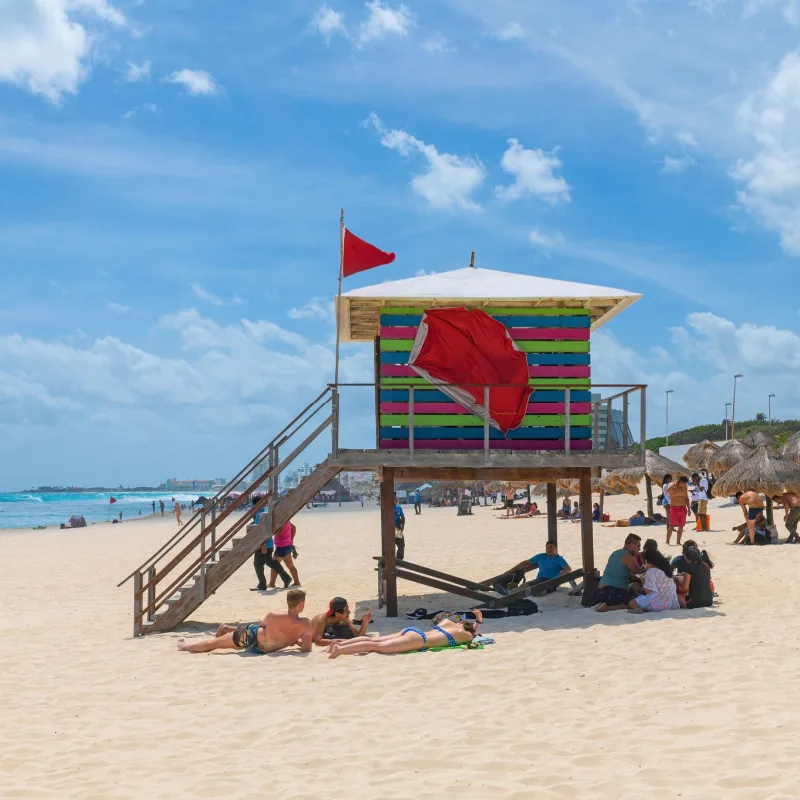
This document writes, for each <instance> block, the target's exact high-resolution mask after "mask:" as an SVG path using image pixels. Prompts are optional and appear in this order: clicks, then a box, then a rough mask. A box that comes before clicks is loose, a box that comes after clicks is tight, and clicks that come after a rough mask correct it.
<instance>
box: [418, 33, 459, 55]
mask: <svg viewBox="0 0 800 800" xmlns="http://www.w3.org/2000/svg"><path fill="white" fill-rule="evenodd" d="M420 47H422V49H423V50H427V51H428V52H429V53H455V51H456V49H455V47H453V45H451V44H450V40H449V39H447V38H446V37H444V36H442V34H441V33H435V34H434V35H433V36H429V37H428V38H427V39H425V41H423V42H422V44H421V45H420Z"/></svg>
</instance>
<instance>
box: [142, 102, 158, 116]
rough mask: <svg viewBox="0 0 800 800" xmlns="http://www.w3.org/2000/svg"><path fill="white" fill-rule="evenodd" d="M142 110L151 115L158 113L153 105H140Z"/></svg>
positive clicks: (156, 107)
mask: <svg viewBox="0 0 800 800" xmlns="http://www.w3.org/2000/svg"><path fill="white" fill-rule="evenodd" d="M142 109H144V110H145V111H149V112H150V113H151V114H155V113H156V111H158V106H157V105H156V104H155V103H142Z"/></svg>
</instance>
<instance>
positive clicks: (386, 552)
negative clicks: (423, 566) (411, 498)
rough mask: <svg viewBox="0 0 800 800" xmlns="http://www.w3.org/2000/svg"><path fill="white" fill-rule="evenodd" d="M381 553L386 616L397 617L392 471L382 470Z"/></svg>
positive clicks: (391, 469)
mask: <svg viewBox="0 0 800 800" xmlns="http://www.w3.org/2000/svg"><path fill="white" fill-rule="evenodd" d="M381 553H382V555H383V563H384V569H383V578H384V581H385V582H386V591H385V595H386V616H387V617H396V616H397V552H396V550H395V543H394V469H393V468H392V467H384V468H383V481H382V482H381Z"/></svg>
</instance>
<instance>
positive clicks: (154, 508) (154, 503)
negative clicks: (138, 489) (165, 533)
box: [150, 500, 156, 516]
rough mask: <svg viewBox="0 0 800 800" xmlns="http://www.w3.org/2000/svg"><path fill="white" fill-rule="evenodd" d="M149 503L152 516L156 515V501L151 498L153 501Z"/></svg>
mask: <svg viewBox="0 0 800 800" xmlns="http://www.w3.org/2000/svg"><path fill="white" fill-rule="evenodd" d="M150 505H151V506H153V516H155V515H156V501H155V500H153V502H152V503H151V504H150Z"/></svg>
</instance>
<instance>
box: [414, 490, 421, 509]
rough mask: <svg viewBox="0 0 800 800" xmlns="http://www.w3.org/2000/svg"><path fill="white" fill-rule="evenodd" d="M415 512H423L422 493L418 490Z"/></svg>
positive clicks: (415, 497)
mask: <svg viewBox="0 0 800 800" xmlns="http://www.w3.org/2000/svg"><path fill="white" fill-rule="evenodd" d="M414 513H415V514H421V513H422V495H421V494H420V493H419V491H417V493H416V494H415V495H414Z"/></svg>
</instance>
